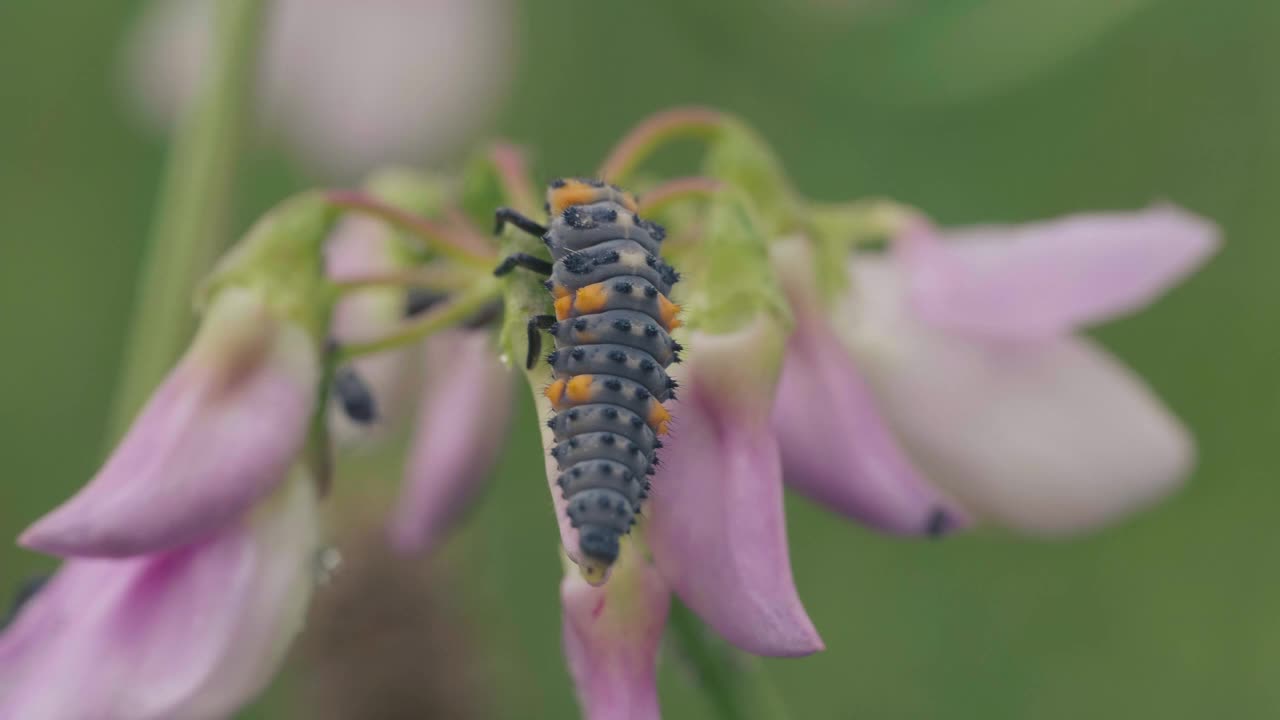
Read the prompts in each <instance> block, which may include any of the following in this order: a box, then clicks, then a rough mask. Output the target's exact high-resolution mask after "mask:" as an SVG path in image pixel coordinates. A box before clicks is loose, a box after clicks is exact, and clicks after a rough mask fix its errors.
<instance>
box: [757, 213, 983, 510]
mask: <svg viewBox="0 0 1280 720" xmlns="http://www.w3.org/2000/svg"><path fill="white" fill-rule="evenodd" d="M772 257H773V262H774V267H775V268H776V269H777V271H778V274H779V278H780V280H781V281H782V283H783V286H784V288H785V289H786V291H787V299H788V301H789V303H790V306H791V311H792V313H793V314H794V316H795V320H796V324H795V330H794V332H793V333H792V335H791V336H790V337H789V338H788V339H787V354H786V359H785V361H784V363H783V366H782V377H781V379H780V380H779V382H778V392H777V395H776V397H775V399H774V406H773V427H774V430H775V432H777V434H778V438H779V444H780V447H781V454H782V465H783V475H784V477H785V479H786V483H787V485H789V486H790V487H792V488H794V489H795V490H797V491H799V492H801V493H803V494H805V495H807V496H809V497H811V498H813V499H814V500H816V501H818V502H820V503H823V504H825V505H826V506H828V507H830V508H832V509H833V510H836V511H838V512H840V513H842V514H845V515H848V516H849V517H852V518H854V519H856V520H858V521H860V522H862V523H865V524H867V525H870V526H872V527H874V528H876V529H879V530H882V531H885V532H890V533H895V534H904V535H919V534H937V533H941V532H944V531H947V530H952V529H955V528H957V527H959V526H960V525H962V524H963V523H964V522H966V518H965V515H964V513H963V512H962V511H961V510H960V509H959V508H958V507H957V506H955V504H954V503H953V502H951V501H950V500H948V499H946V498H945V497H943V496H942V495H941V494H940V493H939V492H938V491H937V490H936V489H935V488H934V487H933V486H932V485H931V484H929V482H928V480H926V479H925V478H923V477H922V476H921V475H920V473H919V471H918V470H917V469H916V467H915V465H914V464H913V462H912V461H911V459H910V458H909V457H908V456H907V454H906V452H905V451H904V450H903V449H902V447H901V446H900V444H899V443H898V440H897V438H896V437H895V436H894V433H893V431H892V430H891V429H890V428H889V427H888V425H886V423H885V422H884V420H883V419H881V416H880V413H879V412H878V411H877V409H876V407H875V401H874V398H873V397H872V394H871V388H870V387H869V386H868V385H867V382H866V380H864V379H863V377H862V375H861V374H860V373H859V371H858V369H857V367H855V366H854V363H853V360H852V358H850V356H849V352H848V351H847V350H846V349H845V348H844V346H843V345H841V344H840V341H839V339H838V338H837V337H836V335H835V332H834V330H833V329H832V328H831V326H830V322H829V320H828V318H827V313H826V311H825V308H824V307H823V301H822V298H821V297H820V295H819V293H818V290H817V288H816V287H815V286H814V282H813V279H814V275H815V267H814V259H813V253H812V251H811V248H810V247H809V245H808V242H807V241H806V239H805V238H802V237H794V238H788V239H782V240H778V241H775V243H774V245H773V248H772Z"/></svg>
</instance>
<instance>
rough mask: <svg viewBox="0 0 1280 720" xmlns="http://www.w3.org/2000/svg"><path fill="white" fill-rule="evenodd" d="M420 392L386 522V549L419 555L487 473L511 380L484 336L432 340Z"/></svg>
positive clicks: (502, 432)
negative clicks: (409, 450)
mask: <svg viewBox="0 0 1280 720" xmlns="http://www.w3.org/2000/svg"><path fill="white" fill-rule="evenodd" d="M426 367H427V374H428V378H429V379H428V381H427V388H426V389H425V391H424V397H423V400H422V404H421V407H420V410H419V417H418V429H417V433H416V439H415V441H414V447H413V454H412V457H411V458H410V460H409V469H408V475H407V476H406V478H405V486H404V490H403V492H402V494H401V497H400V502H399V504H398V506H397V509H396V512H395V516H394V518H393V520H392V527H391V538H392V544H393V545H394V546H395V547H396V548H397V549H398V550H400V551H402V552H421V551H423V550H425V549H426V548H427V547H428V546H429V545H431V544H432V543H434V542H435V541H436V540H437V539H438V538H439V536H440V534H441V532H442V531H443V530H444V529H446V527H447V526H448V524H449V522H450V521H451V520H452V519H453V517H454V516H455V515H456V514H457V512H458V511H459V509H460V508H461V507H462V506H464V505H465V504H466V502H467V501H468V500H470V499H471V498H472V497H474V495H475V494H476V492H477V491H478V490H479V489H480V483H481V481H482V480H484V479H485V478H486V477H487V476H488V475H489V473H490V471H492V470H493V465H494V463H495V462H496V461H497V458H498V450H499V448H500V447H501V446H502V443H503V441H504V440H505V439H506V433H507V425H508V422H509V420H510V418H511V387H512V373H511V371H510V370H509V369H508V368H506V367H505V366H504V365H503V364H502V361H501V360H500V359H499V358H498V355H497V353H496V352H495V351H494V349H493V346H492V343H491V342H490V340H489V334H488V333H487V332H484V331H468V330H460V331H455V332H450V333H447V334H445V335H443V336H441V337H439V338H433V339H432V341H431V343H430V344H429V346H428V352H427V362H426Z"/></svg>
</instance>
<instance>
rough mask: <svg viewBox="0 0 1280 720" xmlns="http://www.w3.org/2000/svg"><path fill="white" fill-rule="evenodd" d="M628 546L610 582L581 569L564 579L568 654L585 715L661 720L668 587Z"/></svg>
mask: <svg viewBox="0 0 1280 720" xmlns="http://www.w3.org/2000/svg"><path fill="white" fill-rule="evenodd" d="M635 550H636V548H628V552H624V554H623V555H622V558H621V560H620V562H619V563H618V565H617V566H616V567H615V568H614V572H613V575H612V579H611V580H610V581H609V583H608V584H607V585H603V586H600V587H593V586H591V585H589V584H587V582H586V581H585V580H583V579H582V577H581V575H580V574H579V573H578V571H577V569H576V568H572V567H571V568H569V569H568V572H567V573H566V575H565V578H564V581H563V582H562V583H561V585H560V598H561V602H562V604H563V607H564V618H563V622H564V654H565V659H566V661H567V662H568V665H569V674H570V675H571V676H573V681H574V686H575V688H576V689H577V693H578V701H579V703H580V704H581V705H582V711H583V716H584V717H585V718H587V720H657V718H659V717H660V713H659V710H658V687H657V679H656V677H655V674H656V668H655V665H656V663H657V658H658V645H659V643H660V641H661V640H662V631H663V629H664V628H665V627H666V624H667V611H668V609H669V607H670V595H671V593H670V591H669V590H668V589H667V586H666V584H665V583H664V582H663V581H662V578H661V576H660V575H659V574H658V572H657V571H656V570H654V568H653V566H651V565H649V564H648V563H647V562H646V561H644V560H643V559H642V558H640V557H637V555H638V553H636V552H635Z"/></svg>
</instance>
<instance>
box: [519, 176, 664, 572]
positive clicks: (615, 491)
mask: <svg viewBox="0 0 1280 720" xmlns="http://www.w3.org/2000/svg"><path fill="white" fill-rule="evenodd" d="M547 210H548V213H549V214H550V223H549V225H548V229H547V233H546V235H544V236H543V241H544V242H546V244H547V247H548V248H549V249H550V250H551V257H552V260H554V264H553V266H552V273H551V278H550V279H549V280H548V281H547V283H546V284H547V289H548V290H550V291H551V294H552V296H553V297H554V299H555V310H556V324H555V325H553V326H552V327H551V328H550V332H551V334H552V336H553V337H554V338H555V343H556V349H555V351H553V352H551V353H550V354H549V355H548V356H547V360H548V362H550V364H551V367H552V371H553V374H554V377H555V379H554V380H553V382H552V383H551V384H550V385H549V386H548V387H547V389H546V395H547V397H548V398H549V399H550V400H551V405H552V407H553V408H554V409H555V411H556V415H555V417H554V418H552V420H551V421H550V422H549V423H548V424H549V425H550V427H551V429H552V431H553V432H554V435H555V440H556V443H557V444H556V445H555V446H554V447H553V448H551V455H552V457H554V458H555V459H556V461H557V463H558V466H559V469H560V472H561V474H560V477H559V480H558V484H559V485H560V489H561V491H562V492H563V495H564V498H565V500H566V502H567V507H568V514H569V521H570V523H571V524H572V525H573V527H575V528H577V529H578V532H579V536H580V538H581V543H580V547H579V549H580V551H581V554H582V556H583V559H584V560H586V561H588V562H593V563H598V564H600V565H602V566H603V567H606V568H607V567H608V566H609V565H611V564H612V563H613V562H614V560H616V559H617V557H618V551H619V540H620V538H621V536H623V535H625V534H627V533H628V532H630V529H631V527H632V525H634V524H635V521H636V514H637V513H638V512H639V511H640V505H641V503H642V502H643V501H644V499H645V498H646V497H648V495H649V490H650V483H649V477H650V476H651V475H653V473H654V465H655V462H656V460H655V453H656V451H657V449H658V448H660V447H661V446H662V443H661V441H660V440H659V439H658V437H659V436H660V435H662V434H664V433H666V431H667V424H668V421H669V418H670V416H669V414H668V412H667V409H666V408H665V407H664V405H663V403H664V402H665V401H666V400H668V399H670V398H671V397H672V396H673V393H674V389H675V386H676V383H675V382H674V381H673V380H671V379H670V378H669V377H668V376H667V373H666V368H667V367H668V366H669V365H670V364H671V363H672V362H675V361H677V360H678V359H679V350H680V345H679V344H678V343H676V342H675V341H674V340H672V339H671V335H670V332H671V331H672V330H673V329H675V328H676V327H679V324H680V321H679V319H677V317H676V315H677V314H678V312H679V310H680V308H679V306H677V305H676V304H674V303H673V302H671V300H670V299H669V298H668V296H669V295H670V293H671V286H672V285H674V284H675V283H676V282H677V281H678V280H679V275H678V274H677V273H676V272H675V270H674V269H672V268H671V266H669V265H667V264H666V262H664V261H663V260H662V257H661V255H660V254H659V250H660V247H661V243H662V239H663V237H664V236H665V231H664V230H663V229H662V227H661V226H659V225H656V224H654V223H651V222H648V221H646V220H642V219H641V218H640V216H639V215H637V214H636V202H635V199H634V198H633V197H632V196H631V195H630V194H629V193H627V192H625V191H622V190H619V189H618V188H616V187H613V186H612V185H606V184H604V183H601V182H598V181H592V180H556V181H554V182H552V183H551V185H550V187H549V188H548V189H547Z"/></svg>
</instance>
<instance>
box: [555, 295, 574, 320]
mask: <svg viewBox="0 0 1280 720" xmlns="http://www.w3.org/2000/svg"><path fill="white" fill-rule="evenodd" d="M571 310H573V296H572V295H565V296H564V297H562V298H556V319H557V320H564V319H565V318H567V317H569V311H571Z"/></svg>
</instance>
